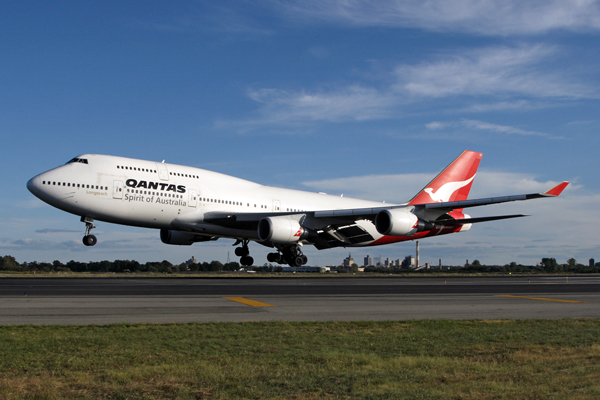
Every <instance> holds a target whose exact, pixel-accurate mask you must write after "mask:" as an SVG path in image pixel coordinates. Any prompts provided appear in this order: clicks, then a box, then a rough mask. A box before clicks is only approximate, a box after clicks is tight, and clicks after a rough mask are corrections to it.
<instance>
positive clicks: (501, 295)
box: [496, 294, 586, 303]
mask: <svg viewBox="0 0 600 400" xmlns="http://www.w3.org/2000/svg"><path fill="white" fill-rule="evenodd" d="M496 297H513V298H517V299H528V300H543V301H558V302H560V303H586V302H585V301H577V300H559V299H546V298H544V297H527V296H512V295H510V294H498V295H496Z"/></svg>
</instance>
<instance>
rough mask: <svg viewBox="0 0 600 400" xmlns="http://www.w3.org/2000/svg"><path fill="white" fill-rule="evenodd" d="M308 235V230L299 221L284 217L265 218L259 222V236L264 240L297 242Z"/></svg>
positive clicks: (284, 242)
mask: <svg viewBox="0 0 600 400" xmlns="http://www.w3.org/2000/svg"><path fill="white" fill-rule="evenodd" d="M306 237H308V231H307V230H306V229H304V228H303V227H301V226H300V224H299V223H298V221H295V220H293V219H289V218H283V217H268V218H263V219H261V220H260V222H259V223H258V238H259V239H260V240H261V241H263V242H271V243H281V244H288V243H297V242H298V241H300V240H302V239H305V238H306Z"/></svg>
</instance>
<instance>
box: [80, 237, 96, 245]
mask: <svg viewBox="0 0 600 400" xmlns="http://www.w3.org/2000/svg"><path fill="white" fill-rule="evenodd" d="M96 243H98V239H97V238H96V236H94V235H85V236H84V237H83V244H85V245H86V246H93V245H95V244H96Z"/></svg>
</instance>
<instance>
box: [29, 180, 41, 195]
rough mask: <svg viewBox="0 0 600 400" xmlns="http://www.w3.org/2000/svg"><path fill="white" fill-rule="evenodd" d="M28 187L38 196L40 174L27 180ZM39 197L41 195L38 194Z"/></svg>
mask: <svg viewBox="0 0 600 400" xmlns="http://www.w3.org/2000/svg"><path fill="white" fill-rule="evenodd" d="M27 189H29V191H30V192H31V193H33V194H34V195H36V196H38V195H39V193H40V176H39V175H37V176H34V177H33V178H31V179H30V180H29V181H28V182H27ZM38 197H39V196H38Z"/></svg>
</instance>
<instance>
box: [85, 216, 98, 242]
mask: <svg viewBox="0 0 600 400" xmlns="http://www.w3.org/2000/svg"><path fill="white" fill-rule="evenodd" d="M81 222H85V236H84V237H83V240H82V241H83V244H85V245H86V246H93V245H95V244H96V243H98V239H96V236H94V235H90V231H91V230H92V229H94V228H95V226H94V223H93V222H94V219H93V218H90V217H81Z"/></svg>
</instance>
